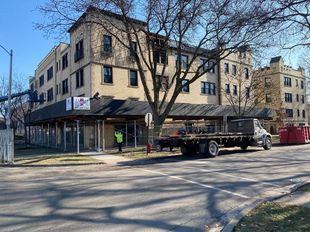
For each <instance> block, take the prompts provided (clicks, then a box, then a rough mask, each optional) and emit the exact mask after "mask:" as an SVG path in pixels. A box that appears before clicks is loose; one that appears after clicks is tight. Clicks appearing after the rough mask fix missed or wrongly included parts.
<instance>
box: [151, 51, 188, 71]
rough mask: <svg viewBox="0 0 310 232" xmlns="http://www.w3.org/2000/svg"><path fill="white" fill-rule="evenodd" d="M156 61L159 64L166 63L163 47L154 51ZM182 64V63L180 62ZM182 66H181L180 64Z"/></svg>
mask: <svg viewBox="0 0 310 232" xmlns="http://www.w3.org/2000/svg"><path fill="white" fill-rule="evenodd" d="M155 56H156V62H157V63H159V64H168V59H167V53H166V50H165V49H161V50H158V51H156V52H155ZM182 65H183V64H182ZM182 68H183V66H182Z"/></svg>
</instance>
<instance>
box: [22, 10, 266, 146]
mask: <svg viewBox="0 0 310 232" xmlns="http://www.w3.org/2000/svg"><path fill="white" fill-rule="evenodd" d="M82 17H86V16H85V15H83V16H82ZM108 17H109V18H110V19H111V20H115V21H116V22H117V21H118V20H120V19H119V17H118V15H116V14H113V13H109V16H108ZM131 20H133V21H134V23H136V24H137V25H139V26H141V27H144V26H145V23H144V22H142V21H139V20H136V19H131ZM68 32H69V33H70V43H69V44H66V43H60V44H59V45H58V46H56V47H54V48H53V49H52V50H51V51H50V52H49V54H47V56H46V57H45V58H44V59H43V60H42V61H41V62H40V63H39V65H38V68H37V69H36V71H35V76H34V77H33V78H32V79H31V80H30V88H31V89H32V90H36V91H37V93H38V96H39V98H40V99H42V100H44V101H42V102H41V103H38V104H36V105H35V106H34V109H33V112H32V114H31V115H30V117H29V120H28V125H29V127H30V134H31V142H32V143H34V144H41V145H47V146H53V147H59V148H63V149H65V150H66V149H70V148H75V147H76V144H77V140H79V144H80V147H81V148H82V149H95V148H97V149H99V148H105V147H112V146H113V144H114V131H115V130H116V129H121V130H122V131H123V132H124V133H125V140H126V145H127V144H128V145H129V144H135V145H136V144H139V143H140V144H142V143H143V140H144V137H145V133H146V130H145V123H144V115H145V113H147V112H150V109H149V107H148V103H147V102H146V98H145V94H144V89H143V86H142V84H141V80H140V79H139V73H138V67H137V65H136V63H135V62H134V60H133V59H132V54H130V51H129V50H128V49H127V48H125V47H123V46H122V45H121V44H120V43H119V42H118V41H117V40H116V39H114V38H113V37H112V36H111V35H109V34H108V33H107V32H106V31H104V30H103V29H102V28H101V27H99V26H98V25H96V24H84V23H81V22H80V20H78V21H77V22H76V23H75V24H74V25H73V26H72V27H71V28H70V29H69V30H68ZM191 55H192V47H189V46H184V47H183V49H182V56H181V58H180V59H181V60H182V62H181V64H182V65H185V66H186V65H188V63H187V62H188V58H189V57H190V56H191ZM176 59H177V58H176V53H175V48H174V47H173V44H172V43H171V46H170V47H169V49H167V50H166V51H165V52H164V55H160V56H159V57H158V61H157V62H158V63H159V64H160V63H161V62H162V63H166V66H167V70H166V71H165V77H166V78H162V81H163V83H162V85H163V86H165V82H169V76H171V75H172V74H173V73H174V72H175V69H176ZM203 59H204V57H203V56H202V57H200V58H199V59H198V60H197V63H199V64H200V63H201V62H203ZM240 59H242V62H241V61H240ZM146 72H148V71H146ZM238 73H239V74H240V77H241V78H243V80H244V81H243V84H242V86H239V85H237V83H236V81H237V78H234V77H235V76H237V75H238ZM251 73H252V51H251V50H250V49H249V48H248V47H242V48H240V49H239V50H238V51H236V52H235V53H232V54H230V55H228V56H227V57H225V58H224V59H222V60H221V61H220V62H218V63H217V64H216V65H215V66H214V68H212V69H211V70H210V71H209V72H208V73H206V74H205V75H203V76H202V77H200V79H199V80H197V81H196V82H194V83H192V84H191V85H189V86H187V87H184V88H183V89H182V92H181V93H180V94H179V96H178V98H177V100H176V104H175V105H174V106H173V108H172V111H171V113H170V114H169V115H168V119H167V121H171V120H202V121H204V122H205V123H206V125H207V126H208V127H210V128H211V130H212V128H215V127H217V126H220V125H221V123H222V120H223V117H224V116H225V117H228V118H235V117H236V115H235V113H234V111H233V110H232V109H231V105H230V102H229V101H227V99H228V98H227V94H230V92H233V93H236V94H237V92H240V90H242V91H246V92H247V94H248V95H250V92H249V86H248V85H249V83H250V81H251ZM146 75H147V76H148V75H149V76H150V74H149V73H146ZM147 81H148V82H149V84H150V85H151V82H152V80H151V78H149V79H148V80H147ZM185 81H186V80H185ZM238 88H240V89H239V91H237V89H238ZM94 95H96V98H93V96H94ZM71 97H79V98H76V99H72V98H71ZM83 97H85V99H83ZM97 97H100V99H99V100H98V99H97ZM87 98H88V101H90V102H89V104H90V110H79V109H74V107H73V109H72V108H70V109H68V108H67V109H66V107H67V106H68V99H69V101H70V99H71V101H72V100H73V101H75V100H77V101H79V100H83V101H84V100H85V101H87ZM70 104H71V103H70ZM247 116H250V117H258V118H270V117H271V113H270V111H269V110H267V109H256V110H255V111H253V112H251V113H250V114H249V115H247ZM77 131H78V132H79V137H77Z"/></svg>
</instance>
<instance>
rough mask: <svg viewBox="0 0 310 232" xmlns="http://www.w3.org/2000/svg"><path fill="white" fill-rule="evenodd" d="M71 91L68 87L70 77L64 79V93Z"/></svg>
mask: <svg viewBox="0 0 310 232" xmlns="http://www.w3.org/2000/svg"><path fill="white" fill-rule="evenodd" d="M68 92H69V88H68V78H67V79H66V80H63V81H62V94H66V93H68Z"/></svg>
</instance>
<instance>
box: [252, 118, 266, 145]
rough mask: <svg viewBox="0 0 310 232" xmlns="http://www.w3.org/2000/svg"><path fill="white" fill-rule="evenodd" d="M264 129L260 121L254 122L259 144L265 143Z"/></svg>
mask: <svg viewBox="0 0 310 232" xmlns="http://www.w3.org/2000/svg"><path fill="white" fill-rule="evenodd" d="M263 138H264V128H263V127H262V126H261V124H260V122H259V121H258V120H254V139H255V140H256V142H257V143H258V144H262V143H263Z"/></svg>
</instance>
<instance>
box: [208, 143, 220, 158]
mask: <svg viewBox="0 0 310 232" xmlns="http://www.w3.org/2000/svg"><path fill="white" fill-rule="evenodd" d="M218 154H219V145H218V144H217V142H216V141H214V140H211V141H210V142H209V143H208V155H210V156H211V157H216V156H217V155H218Z"/></svg>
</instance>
